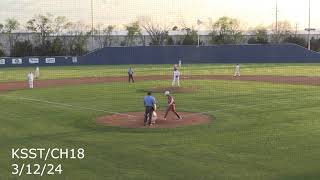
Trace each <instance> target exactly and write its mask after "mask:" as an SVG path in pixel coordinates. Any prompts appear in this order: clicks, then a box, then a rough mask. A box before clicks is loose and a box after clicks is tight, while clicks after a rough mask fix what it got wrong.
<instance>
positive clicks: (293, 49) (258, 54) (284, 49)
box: [0, 44, 320, 67]
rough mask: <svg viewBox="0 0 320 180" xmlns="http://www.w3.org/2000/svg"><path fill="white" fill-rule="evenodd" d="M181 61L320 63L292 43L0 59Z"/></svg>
mask: <svg viewBox="0 0 320 180" xmlns="http://www.w3.org/2000/svg"><path fill="white" fill-rule="evenodd" d="M179 60H182V62H183V63H189V64H191V63H320V53H317V52H314V51H309V50H307V49H306V48H304V47H301V46H298V45H295V44H281V45H271V44H268V45H217V46H200V47H197V46H137V47H106V48H102V49H99V50H96V51H93V52H91V53H89V54H87V55H84V56H81V57H23V58H0V67H12V66H36V65H39V66H64V65H104V64H110V65H111V64H175V63H177V62H178V61H179Z"/></svg>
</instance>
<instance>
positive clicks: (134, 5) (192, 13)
mask: <svg viewBox="0 0 320 180" xmlns="http://www.w3.org/2000/svg"><path fill="white" fill-rule="evenodd" d="M93 2H94V17H95V18H94V19H95V24H97V23H104V24H116V25H120V24H126V23H128V22H132V21H134V20H136V19H137V18H139V17H143V16H148V17H151V18H152V19H154V20H158V21H165V22H167V23H171V24H180V23H182V22H185V23H186V24H194V25H195V24H196V21H197V19H201V20H202V21H207V20H208V18H213V19H217V18H218V17H221V16H225V15H226V16H231V17H236V18H238V19H240V20H241V22H242V23H243V24H245V25H246V26H256V25H260V24H262V25H270V24H271V23H273V22H274V21H275V2H276V0H93ZM311 2H312V17H313V18H312V26H313V27H315V28H320V11H319V10H318V9H319V7H320V0H311ZM278 4H279V20H289V21H291V22H292V23H293V24H298V27H299V29H304V28H305V27H306V26H307V25H308V0H278ZM44 13H51V14H54V15H59V16H66V17H68V19H70V20H72V21H82V22H84V23H89V22H90V17H91V15H90V0H0V22H3V21H4V20H5V19H6V18H12V17H14V18H16V19H18V20H19V21H20V22H22V23H25V22H26V21H27V20H28V19H30V18H32V16H34V15H35V14H44Z"/></svg>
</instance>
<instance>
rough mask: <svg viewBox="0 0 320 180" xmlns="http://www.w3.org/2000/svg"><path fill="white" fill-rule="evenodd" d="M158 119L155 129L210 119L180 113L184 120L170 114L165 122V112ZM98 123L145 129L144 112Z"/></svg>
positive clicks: (197, 122) (195, 114)
mask: <svg viewBox="0 0 320 180" xmlns="http://www.w3.org/2000/svg"><path fill="white" fill-rule="evenodd" d="M157 114H158V119H157V120H156V124H155V125H153V126H151V127H154V128H175V127H181V126H190V125H199V124H207V123H209V122H210V117H209V116H207V115H204V114H201V113H189V112H179V114H180V116H182V119H181V120H179V119H178V118H177V117H176V116H175V115H174V114H173V113H172V112H169V114H168V116H167V120H166V121H165V120H163V116H164V112H161V111H157ZM97 123H98V124H102V125H107V126H119V127H127V128H143V127H144V112H130V113H124V114H113V115H109V116H104V117H98V118H97Z"/></svg>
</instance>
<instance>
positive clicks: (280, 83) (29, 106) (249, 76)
mask: <svg viewBox="0 0 320 180" xmlns="http://www.w3.org/2000/svg"><path fill="white" fill-rule="evenodd" d="M128 67H130V65H118V66H70V67H40V79H39V80H36V81H35V89H32V90H30V89H27V88H26V87H27V80H26V78H27V73H28V72H30V71H34V67H30V68H1V69H0V104H1V110H0V147H1V148H0V179H1V180H2V179H4V180H6V179H19V180H20V179H26V180H34V179H49V180H50V179H54V180H55V179H70V180H74V179H77V180H80V179H83V180H89V179H90V180H101V179H110V180H114V179H119V180H120V179H136V180H142V179H148V180H149V179H154V180H164V179H177V180H178V179H179V180H180V179H181V180H186V179H190V180H198V179H199V180H200V179H201V180H205V179H219V180H220V179H222V180H224V179H226V180H227V179H228V180H233V179H237V180H238V179H239V180H270V179H271V180H300V179H301V180H318V179H320V166H319V162H320V143H319V141H320V140H319V139H320V64H242V65H241V77H238V78H234V77H233V72H234V65H227V64H201V65H199V64H194V65H183V67H182V68H181V69H180V71H181V74H182V75H181V80H180V81H181V82H180V83H181V89H180V90H179V89H178V90H177V89H174V91H173V95H174V97H175V100H176V104H177V111H178V112H184V113H186V114H187V115H186V117H184V118H183V119H182V120H179V123H180V124H178V125H177V126H173V127H166V128H157V124H156V125H155V127H154V128H138V127H131V126H119V124H116V123H113V124H112V123H111V124H110V123H109V124H108V123H104V121H99V118H101V117H106V116H111V117H112V116H115V115H119V116H122V118H120V120H119V121H126V120H128V121H129V120H130V118H132V117H133V116H134V117H139V114H142V115H143V111H144V107H143V97H144V96H145V95H146V92H148V91H150V90H151V91H154V93H153V95H154V96H155V98H156V99H157V101H158V111H160V112H161V111H164V110H165V108H166V103H167V99H166V97H165V96H164V94H163V90H166V89H170V86H171V81H172V77H171V76H172V65H133V66H132V67H133V68H134V70H135V74H134V75H135V76H134V77H135V80H136V82H135V83H131V84H129V83H128V82H127V69H128ZM188 113H189V114H188ZM132 114H134V115H132ZM202 116H206V117H207V118H208V119H207V121H205V123H201V124H196V125H195V124H193V122H196V121H197V118H200V117H202ZM157 121H159V123H160V124H161V121H162V120H161V117H160V119H159V120H157ZM175 121H176V120H171V122H173V123H175ZM186 121H188V122H189V123H184V122H186ZM134 122H136V123H143V119H141V122H140V119H139V118H138V119H134ZM169 122H170V121H169ZM120 124H121V123H120ZM18 148H27V149H31V148H44V149H49V148H50V149H53V148H61V149H79V148H83V149H84V150H85V153H84V154H85V157H84V158H81V159H72V158H65V159H63V158H62V159H61V158H60V159H48V160H47V161H44V160H42V159H39V158H36V159H31V158H26V159H23V158H20V159H17V158H12V149H18ZM35 163H37V164H40V165H43V164H48V163H50V164H53V165H55V166H57V165H59V164H61V169H62V170H63V171H62V173H61V174H54V175H44V176H42V177H41V176H40V175H38V176H37V175H28V174H27V173H26V171H24V172H22V173H21V176H20V177H19V175H13V171H15V170H14V167H13V166H12V165H13V164H18V165H19V166H22V164H35ZM19 169H21V167H19ZM31 170H32V171H34V169H32V168H31ZM33 174H34V173H33Z"/></svg>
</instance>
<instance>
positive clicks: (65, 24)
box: [53, 16, 72, 36]
mask: <svg viewBox="0 0 320 180" xmlns="http://www.w3.org/2000/svg"><path fill="white" fill-rule="evenodd" d="M71 25H72V23H71V22H69V21H68V19H67V18H66V17H65V16H58V17H56V18H55V19H54V22H53V32H54V33H55V35H57V36H62V35H63V34H64V33H65V31H66V30H67V29H68V28H69V27H70V26H71Z"/></svg>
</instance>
